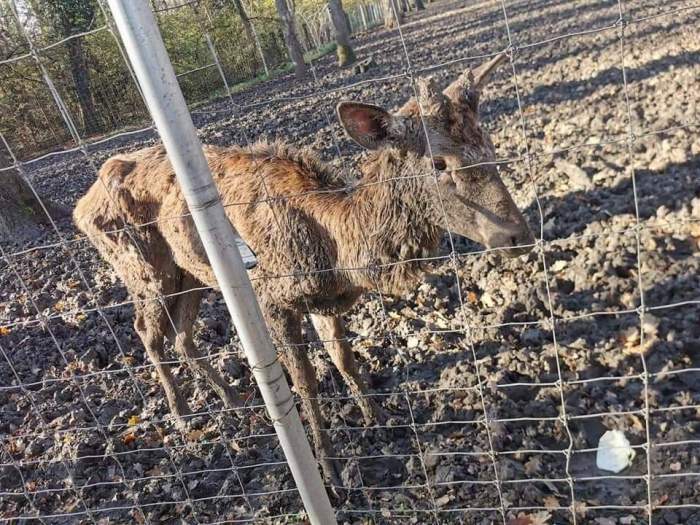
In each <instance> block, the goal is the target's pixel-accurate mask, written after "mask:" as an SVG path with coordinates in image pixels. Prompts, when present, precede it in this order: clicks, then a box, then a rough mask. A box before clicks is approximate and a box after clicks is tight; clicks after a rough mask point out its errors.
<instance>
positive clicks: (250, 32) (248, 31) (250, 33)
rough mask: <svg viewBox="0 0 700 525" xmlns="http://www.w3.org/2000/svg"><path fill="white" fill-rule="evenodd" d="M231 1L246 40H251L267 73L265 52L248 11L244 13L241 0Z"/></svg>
mask: <svg viewBox="0 0 700 525" xmlns="http://www.w3.org/2000/svg"><path fill="white" fill-rule="evenodd" d="M232 1H233V6H234V8H235V9H236V12H237V13H238V16H239V17H240V19H241V23H242V24H243V31H245V36H246V38H247V39H248V42H252V43H253V45H254V46H255V48H256V50H257V52H258V55H260V60H262V65H263V69H265V74H266V75H269V74H270V72H269V70H268V69H267V61H266V60H265V54H264V53H263V50H262V46H261V45H260V40H258V34H257V33H256V32H255V28H254V27H253V23H252V22H251V21H250V18H249V17H248V13H246V11H245V8H244V7H243V2H242V0H232ZM254 74H255V75H257V71H255V72H254Z"/></svg>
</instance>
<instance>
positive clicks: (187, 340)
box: [170, 273, 239, 408]
mask: <svg viewBox="0 0 700 525" xmlns="http://www.w3.org/2000/svg"><path fill="white" fill-rule="evenodd" d="M198 286H200V283H199V281H197V280H196V279H195V278H194V277H192V276H191V275H190V274H189V273H186V274H185V275H184V276H183V278H182V284H181V287H180V291H181V292H185V293H182V294H181V295H179V296H178V297H177V299H176V301H175V304H174V306H173V308H172V309H171V311H170V313H171V315H172V321H173V323H174V325H175V327H174V328H175V334H174V335H175V337H174V338H173V339H174V341H173V344H174V346H175V351H176V352H177V354H178V355H182V356H185V358H186V359H187V363H188V365H189V366H190V367H191V368H192V369H193V370H194V371H195V372H197V373H199V374H201V375H202V377H204V378H205V379H206V380H207V382H208V383H209V384H210V385H211V387H212V389H213V390H214V391H215V392H216V394H217V395H218V396H219V397H220V398H221V400H222V401H223V403H224V405H225V406H226V408H235V407H236V406H239V404H238V403H237V402H236V396H235V393H234V391H233V389H232V388H231V385H229V384H228V383H227V382H226V380H225V379H224V378H223V376H222V375H221V374H220V373H219V372H218V371H217V370H216V369H215V368H214V367H213V366H212V365H211V363H210V362H209V361H208V360H207V358H204V357H203V356H202V353H201V352H200V351H199V350H198V349H197V348H196V347H195V345H194V341H193V340H192V332H193V328H194V322H195V320H196V319H197V314H198V313H199V305H200V302H201V300H202V291H201V290H196V289H194V288H197V287H198ZM188 290H189V291H188ZM171 328H172V327H171ZM171 336H172V331H171Z"/></svg>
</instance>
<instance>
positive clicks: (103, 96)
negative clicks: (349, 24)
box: [0, 0, 359, 159]
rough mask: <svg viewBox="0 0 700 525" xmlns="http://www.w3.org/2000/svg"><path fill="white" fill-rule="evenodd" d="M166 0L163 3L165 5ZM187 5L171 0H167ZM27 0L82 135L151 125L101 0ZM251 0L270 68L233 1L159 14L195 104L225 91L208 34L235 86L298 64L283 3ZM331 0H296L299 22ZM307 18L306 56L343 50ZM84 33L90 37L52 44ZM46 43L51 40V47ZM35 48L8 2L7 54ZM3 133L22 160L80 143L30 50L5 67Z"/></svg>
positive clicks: (29, 19)
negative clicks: (281, 17) (287, 40)
mask: <svg viewBox="0 0 700 525" xmlns="http://www.w3.org/2000/svg"><path fill="white" fill-rule="evenodd" d="M163 2H164V0H155V2H154V3H155V4H156V5H157V6H162V5H163ZM353 2H359V0H353V1H350V2H348V1H344V5H345V6H346V7H347V6H352V5H353ZM180 3H182V2H175V1H174V0H167V1H165V5H167V6H173V5H177V4H180ZM19 4H20V5H21V6H22V9H21V13H20V19H21V20H20V22H21V24H22V26H23V27H24V28H25V31H26V33H27V34H28V36H29V38H30V39H31V40H32V42H33V44H34V46H35V47H36V48H38V49H41V51H40V53H39V57H40V60H41V63H42V64H43V66H44V67H45V69H46V71H47V73H48V75H49V77H50V78H51V80H52V81H53V84H54V85H55V87H56V89H57V91H58V93H59V95H60V97H61V99H62V100H63V102H64V103H65V105H66V107H67V108H68V111H69V113H70V115H71V118H72V120H73V121H74V123H75V125H76V127H77V129H78V132H79V133H80V134H81V136H82V138H84V139H87V138H90V137H91V136H93V135H94V134H95V133H97V132H98V130H99V134H112V133H114V132H117V131H120V130H124V129H127V128H138V127H142V126H145V125H147V124H148V122H149V121H150V118H149V116H148V112H147V111H146V108H145V106H144V104H143V101H142V100H141V98H140V94H139V92H138V89H137V87H136V85H135V83H134V81H133V79H132V77H131V74H130V71H129V69H128V67H127V65H126V63H125V61H124V58H123V56H122V54H121V52H120V48H119V46H118V44H117V41H116V40H115V38H114V37H113V35H112V34H111V33H110V32H109V31H108V30H107V29H106V28H104V26H105V24H107V22H108V21H107V20H105V17H104V13H103V11H102V9H101V8H100V4H98V2H97V0H24V1H23V2H19ZM242 5H243V6H244V7H245V10H246V12H247V13H248V16H249V17H250V19H251V22H252V24H253V26H254V28H255V32H256V34H257V37H258V40H259V42H260V47H261V50H262V54H263V55H264V59H265V62H266V64H267V66H268V71H269V75H266V73H265V68H264V66H263V60H262V57H261V56H260V55H261V52H260V50H259V49H258V48H257V46H256V45H255V41H254V39H251V38H250V36H249V30H250V28H246V26H245V24H244V23H243V21H242V19H241V17H240V14H239V12H238V11H237V10H236V9H235V5H234V0H201V1H200V2H199V3H198V4H197V5H196V6H183V7H179V8H176V9H168V10H164V11H162V12H160V13H158V15H157V19H158V23H159V27H160V29H161V33H162V36H163V39H164V41H165V45H166V48H167V50H168V53H169V54H170V57H171V60H172V63H173V65H174V68H175V71H176V73H177V74H178V75H179V76H178V78H179V81H180V85H181V87H182V90H183V93H184V94H185V98H186V100H187V101H188V103H189V104H191V105H193V104H201V103H202V102H204V101H207V100H211V99H212V98H215V97H217V96H221V95H223V94H224V92H225V89H224V84H223V82H222V80H221V77H220V75H219V71H218V69H217V68H216V67H215V66H214V65H213V58H212V55H211V51H210V49H209V47H208V45H207V42H206V40H205V37H204V35H205V32H208V33H209V34H210V35H211V37H212V41H213V43H214V46H215V48H216V51H217V54H218V58H219V60H220V63H221V66H222V69H223V72H224V75H225V76H226V81H227V83H228V85H229V87H231V88H232V89H233V90H234V91H239V90H243V89H246V88H248V87H250V86H251V85H253V84H255V83H257V82H261V81H264V80H266V79H268V78H270V77H274V76H278V75H280V74H284V73H286V72H288V71H289V70H290V63H289V58H288V56H287V51H286V48H285V45H284V40H283V37H282V33H281V28H280V24H279V21H278V20H277V15H276V12H275V7H274V1H273V0H243V4H242ZM324 6H325V0H296V2H295V12H296V14H297V18H298V20H307V21H308V20H316V21H318V20H322V16H323V15H322V11H321V10H322V8H323V7H324ZM195 9H196V10H195ZM319 13H321V14H319ZM302 15H303V16H302ZM304 17H306V18H304ZM313 17H316V18H313ZM298 25H299V26H300V27H298V29H299V37H300V39H301V40H302V45H303V46H304V48H305V49H307V50H308V49H312V51H308V52H307V53H306V54H305V59H306V60H315V59H317V58H318V57H320V56H322V55H324V54H326V53H329V52H332V51H334V50H335V44H326V45H321V46H319V48H318V49H313V48H314V47H315V46H316V42H315V41H314V40H315V39H317V36H316V33H314V37H313V39H312V38H311V36H310V33H309V31H308V28H302V27H301V26H302V25H303V24H301V23H299V24H298ZM101 28H103V29H101ZM304 30H306V34H305V33H304ZM85 32H89V34H86V35H83V36H80V37H77V38H69V39H68V40H67V41H64V42H63V43H61V44H59V45H52V44H55V43H56V42H58V41H61V40H64V39H66V38H67V37H71V36H72V35H76V34H79V33H85ZM47 46H51V47H49V48H48V49H45V48H46V47H47ZM28 51H29V46H28V45H27V42H26V39H25V38H24V37H23V35H22V31H21V30H20V26H19V25H18V23H17V20H16V19H15V17H14V16H13V14H12V12H11V10H10V9H9V7H8V4H7V3H6V2H0V61H1V60H5V59H8V58H13V57H21V56H23V55H25V54H28ZM81 80H82V84H81ZM86 113H89V114H86ZM88 124H90V125H88ZM0 132H2V133H3V134H4V135H5V136H6V137H7V139H8V141H9V142H10V144H11V146H12V148H13V150H14V151H15V153H16V154H17V155H18V156H19V157H20V158H21V159H27V158H30V157H34V156H37V155H38V154H41V153H43V152H46V151H48V150H54V149H59V148H65V147H71V146H74V143H73V142H72V137H71V134H70V132H69V130H68V128H67V127H66V125H65V123H64V121H63V118H62V116H61V114H60V112H59V110H58V108H57V105H56V103H55V101H54V99H53V97H52V96H51V93H50V92H49V90H48V89H47V86H46V84H45V82H44V79H43V77H42V72H41V70H40V68H39V67H38V66H37V64H36V62H35V61H34V59H33V58H32V57H31V56H25V57H24V58H22V59H20V60H17V61H14V62H11V63H5V64H0Z"/></svg>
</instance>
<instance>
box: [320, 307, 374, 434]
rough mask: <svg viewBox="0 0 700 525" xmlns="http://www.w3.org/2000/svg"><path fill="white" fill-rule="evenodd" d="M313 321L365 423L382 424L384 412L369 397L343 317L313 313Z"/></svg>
mask: <svg viewBox="0 0 700 525" xmlns="http://www.w3.org/2000/svg"><path fill="white" fill-rule="evenodd" d="M311 321H312V323H313V325H314V328H315V329H316V333H317V334H318V337H319V338H320V339H321V341H323V344H324V346H325V347H326V350H327V351H328V353H329V354H330V356H331V360H332V361H333V364H335V366H336V367H337V368H338V370H339V371H340V375H342V376H343V379H344V380H345V384H346V385H347V386H348V389H349V390H350V394H351V395H352V396H353V397H354V398H355V399H357V404H358V405H359V406H360V410H361V411H362V415H363V417H364V419H365V424H367V425H375V424H382V423H383V422H384V413H383V412H382V410H381V408H379V406H378V405H377V404H376V403H375V401H374V399H372V398H371V397H369V390H368V388H367V384H366V382H365V381H364V380H363V379H362V377H361V376H360V372H359V371H358V369H357V362H356V361H355V355H354V354H353V352H352V347H351V345H350V343H349V342H348V341H347V339H346V338H345V328H344V326H343V321H342V319H341V318H340V317H337V316H325V315H316V314H312V315H311Z"/></svg>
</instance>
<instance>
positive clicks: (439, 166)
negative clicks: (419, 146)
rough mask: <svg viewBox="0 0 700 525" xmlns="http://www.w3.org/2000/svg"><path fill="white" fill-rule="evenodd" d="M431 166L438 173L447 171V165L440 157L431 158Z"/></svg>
mask: <svg viewBox="0 0 700 525" xmlns="http://www.w3.org/2000/svg"><path fill="white" fill-rule="evenodd" d="M433 165H434V166H435V169H436V170H438V171H445V170H446V169H447V163H446V162H445V159H443V158H442V157H433Z"/></svg>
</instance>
